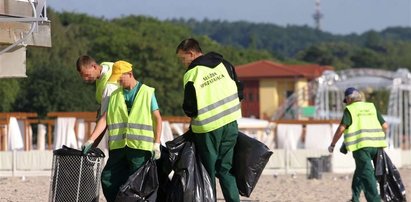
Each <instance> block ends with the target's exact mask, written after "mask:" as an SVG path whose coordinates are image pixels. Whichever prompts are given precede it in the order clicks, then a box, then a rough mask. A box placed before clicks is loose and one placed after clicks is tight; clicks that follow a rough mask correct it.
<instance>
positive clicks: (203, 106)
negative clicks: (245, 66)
mask: <svg viewBox="0 0 411 202" xmlns="http://www.w3.org/2000/svg"><path fill="white" fill-rule="evenodd" d="M188 82H193V85H194V88H195V91H196V97H197V109H198V114H197V116H196V117H193V119H192V122H191V128H192V130H193V132H195V133H206V132H210V131H212V130H215V129H217V128H220V127H222V126H224V125H226V124H228V123H231V122H233V121H236V120H237V119H239V118H241V104H240V101H239V99H238V92H237V86H236V84H235V82H234V80H232V79H231V78H230V75H228V72H227V69H226V67H225V66H224V64H223V63H220V64H219V65H217V66H216V67H215V68H209V67H205V66H201V65H198V66H196V67H194V68H192V69H190V70H189V71H187V72H186V73H185V74H184V86H185V84H187V83H188Z"/></svg>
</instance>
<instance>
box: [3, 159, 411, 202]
mask: <svg viewBox="0 0 411 202" xmlns="http://www.w3.org/2000/svg"><path fill="white" fill-rule="evenodd" d="M400 173H401V179H402V181H403V183H404V185H405V187H406V191H407V195H410V193H411V167H404V168H401V169H400ZM351 179H352V173H349V174H334V173H323V174H322V178H321V179H307V176H306V175H305V174H296V175H286V174H281V175H262V176H261V177H260V180H259V182H258V184H257V186H256V187H255V189H254V191H253V193H252V194H251V196H250V197H249V198H246V197H241V201H244V202H246V201H247V202H251V201H253V202H254V201H258V202H311V201H323V202H329V201H336V202H339V201H341V202H345V201H348V200H349V199H350V196H351V188H350V186H351ZM49 188H50V177H47V176H41V177H40V176H39V177H33V176H28V177H0V193H1V194H0V202H27V201H35V202H43V201H48V198H49ZM100 195H101V196H100V198H101V199H100V201H101V202H105V200H104V197H103V196H102V193H100ZM217 199H218V201H224V200H223V196H222V194H221V192H220V190H219V188H218V193H217ZM361 201H366V200H365V198H364V196H362V198H361Z"/></svg>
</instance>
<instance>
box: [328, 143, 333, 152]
mask: <svg viewBox="0 0 411 202" xmlns="http://www.w3.org/2000/svg"><path fill="white" fill-rule="evenodd" d="M333 151H334V146H333V145H330V146H328V152H330V153H333Z"/></svg>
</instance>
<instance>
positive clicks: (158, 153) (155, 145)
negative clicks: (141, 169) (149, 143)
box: [153, 143, 161, 160]
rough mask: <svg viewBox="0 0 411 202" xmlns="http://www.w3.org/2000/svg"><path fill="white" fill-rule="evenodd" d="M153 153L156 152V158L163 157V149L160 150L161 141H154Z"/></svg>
mask: <svg viewBox="0 0 411 202" xmlns="http://www.w3.org/2000/svg"><path fill="white" fill-rule="evenodd" d="M153 154H154V159H156V160H157V159H160V157H161V151H160V143H154V145H153Z"/></svg>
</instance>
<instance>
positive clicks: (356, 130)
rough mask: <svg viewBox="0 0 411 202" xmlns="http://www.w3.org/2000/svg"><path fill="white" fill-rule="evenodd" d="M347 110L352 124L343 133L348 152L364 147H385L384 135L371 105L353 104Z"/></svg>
mask: <svg viewBox="0 0 411 202" xmlns="http://www.w3.org/2000/svg"><path fill="white" fill-rule="evenodd" d="M347 109H348V111H349V112H350V114H351V119H352V124H351V125H350V126H349V127H348V129H346V130H345V131H344V143H345V146H346V147H347V150H348V151H355V150H358V149H361V148H364V147H387V142H386V140H385V133H384V131H383V129H382V127H381V124H380V122H379V121H378V117H377V110H376V108H375V106H374V104H373V103H369V102H354V103H352V104H350V105H348V106H347Z"/></svg>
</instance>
